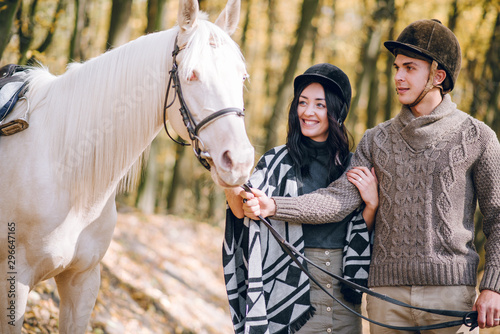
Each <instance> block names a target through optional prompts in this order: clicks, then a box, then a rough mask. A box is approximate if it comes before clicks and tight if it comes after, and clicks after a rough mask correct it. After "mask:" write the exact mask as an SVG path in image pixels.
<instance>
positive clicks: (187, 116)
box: [163, 36, 245, 170]
mask: <svg viewBox="0 0 500 334" xmlns="http://www.w3.org/2000/svg"><path fill="white" fill-rule="evenodd" d="M183 49H184V47H182V48H179V46H178V45H177V36H176V37H175V45H174V50H173V51H172V58H173V59H172V69H171V70H170V78H169V80H168V87H167V91H166V94H165V102H164V105H163V126H164V128H165V131H166V132H167V135H168V136H169V137H170V139H172V140H173V141H174V142H176V143H177V144H179V145H182V146H190V144H188V143H185V142H180V141H178V140H176V139H174V138H172V136H171V135H170V133H169V131H168V129H167V117H166V111H167V109H168V108H170V107H171V106H172V104H173V103H174V102H175V99H176V97H178V98H179V103H180V105H181V107H180V108H179V112H180V113H181V116H182V121H183V122H184V126H185V127H186V130H187V132H188V134H189V139H191V142H192V143H193V152H194V154H195V156H196V158H197V159H198V161H199V162H200V163H201V164H202V165H203V167H205V168H206V169H208V170H210V164H209V163H208V160H207V159H210V158H211V157H210V154H209V153H208V151H207V150H206V148H205V146H204V144H203V141H202V140H201V139H200V137H199V133H200V131H201V130H202V129H203V128H204V127H205V126H207V125H208V124H209V123H211V122H214V121H216V120H217V119H219V118H221V117H224V116H229V115H236V116H239V117H244V116H245V113H244V112H243V110H241V109H239V108H224V109H221V110H218V111H216V112H214V113H212V114H210V115H208V116H207V117H206V118H204V119H202V120H201V121H200V122H199V123H197V122H196V120H195V119H194V117H193V115H192V113H191V112H190V111H189V108H188V106H187V105H186V101H185V100H184V96H183V95H182V88H181V83H180V81H179V74H178V72H177V71H178V65H177V55H178V54H179V52H180V51H182V50H183ZM172 82H173V86H172ZM171 86H172V87H173V88H174V91H175V92H174V98H173V100H172V102H170V103H168V96H169V94H170V87H171Z"/></svg>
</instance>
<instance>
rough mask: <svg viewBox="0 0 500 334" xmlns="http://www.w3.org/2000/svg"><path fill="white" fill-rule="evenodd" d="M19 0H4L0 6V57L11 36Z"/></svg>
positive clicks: (0, 57)
mask: <svg viewBox="0 0 500 334" xmlns="http://www.w3.org/2000/svg"><path fill="white" fill-rule="evenodd" d="M20 3H21V0H6V1H3V4H2V5H1V6H0V22H2V24H0V59H2V54H3V51H4V50H5V48H6V47H7V44H9V41H10V38H11V36H12V31H11V29H12V23H13V22H14V17H15V15H16V12H17V8H18V7H19V4H20Z"/></svg>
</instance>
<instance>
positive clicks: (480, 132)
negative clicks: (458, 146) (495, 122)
mask: <svg viewBox="0 0 500 334" xmlns="http://www.w3.org/2000/svg"><path fill="white" fill-rule="evenodd" d="M457 111H458V112H460V113H462V114H464V118H463V122H461V124H460V127H459V128H460V129H461V130H462V131H464V132H465V135H466V136H470V137H477V138H483V140H491V139H492V138H496V139H497V141H498V137H497V134H496V133H495V131H493V129H492V128H491V127H490V126H489V125H487V124H486V123H485V122H483V121H480V120H478V119H477V118H475V117H473V116H471V115H469V114H467V113H465V112H463V111H461V110H458V109H457Z"/></svg>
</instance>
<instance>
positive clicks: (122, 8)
mask: <svg viewBox="0 0 500 334" xmlns="http://www.w3.org/2000/svg"><path fill="white" fill-rule="evenodd" d="M131 13H132V0H113V4H112V8H111V20H110V22H109V31H108V40H107V42H106V46H107V47H108V48H110V49H111V48H114V47H117V46H120V45H122V44H125V43H127V42H128V41H129V38H130V31H129V26H128V20H129V18H130V14H131Z"/></svg>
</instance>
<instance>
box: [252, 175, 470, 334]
mask: <svg viewBox="0 0 500 334" xmlns="http://www.w3.org/2000/svg"><path fill="white" fill-rule="evenodd" d="M242 187H243V189H244V190H245V191H246V192H251V189H250V187H249V186H248V185H246V184H244V185H243V186H242ZM258 218H259V219H260V220H261V221H262V222H263V223H264V225H265V226H266V227H267V228H268V229H269V231H270V232H271V234H272V235H273V236H274V238H275V239H276V241H278V243H279V244H280V246H281V247H282V248H283V250H284V251H285V252H286V253H287V254H288V255H289V256H290V257H291V258H292V260H293V262H295V264H296V265H297V266H298V267H299V268H300V269H301V270H302V271H303V272H304V273H305V274H306V275H307V277H309V279H310V280H311V281H313V282H314V283H315V284H316V285H317V286H318V287H319V288H320V289H321V290H323V291H324V292H325V293H326V294H327V295H328V296H330V297H331V298H333V299H334V300H335V301H336V302H337V303H339V304H340V305H341V306H342V307H343V308H345V309H346V310H347V311H349V312H351V313H353V314H355V315H357V316H358V317H360V318H362V319H365V320H366V321H368V322H371V323H373V324H376V325H379V326H382V327H385V328H390V329H395V330H401V331H424V330H431V329H439V328H448V327H454V326H461V325H465V326H467V327H470V330H471V331H472V330H473V329H474V328H476V327H477V326H478V323H477V312H476V311H470V312H467V311H453V310H438V309H428V308H422V307H416V306H412V305H409V304H406V303H404V302H402V301H399V300H397V299H394V298H391V297H388V296H386V295H382V294H380V293H377V292H375V291H372V290H370V289H367V288H365V287H364V286H361V285H359V284H356V283H354V282H351V281H349V280H346V279H345V278H343V277H340V276H338V275H335V274H333V273H330V272H328V271H326V270H325V269H323V268H321V267H320V266H318V265H317V264H315V263H314V262H312V261H311V260H309V259H308V258H306V257H305V256H304V255H302V254H301V253H300V252H299V251H298V250H297V249H296V248H295V247H294V246H293V245H291V244H290V243H289V242H288V241H287V240H286V239H285V238H283V237H282V236H281V235H280V234H279V232H278V231H276V230H275V229H274V228H273V226H272V224H271V222H270V221H269V220H268V219H267V218H264V217H262V216H260V215H259V216H258ZM297 256H298V257H300V258H301V259H303V260H304V261H306V262H307V263H309V264H310V265H312V266H314V267H316V268H317V269H319V270H321V271H322V272H324V273H325V274H327V275H329V276H331V277H332V278H334V279H336V280H338V281H339V282H342V283H344V284H345V285H347V286H349V287H350V288H352V289H354V290H359V291H361V292H364V293H366V294H368V295H370V296H374V297H376V298H379V299H382V300H384V301H386V302H389V303H392V304H395V305H398V306H402V307H407V308H411V309H415V310H419V311H424V312H428V313H433V314H438V315H443V316H449V317H456V318H460V320H454V321H447V322H442V323H438V324H432V325H426V326H412V327H405V326H393V325H388V324H384V323H381V322H378V321H376V320H373V319H370V318H368V317H366V316H364V315H362V314H360V313H359V312H357V311H355V310H353V309H351V308H350V307H349V306H347V305H345V304H344V303H342V302H341V301H340V300H339V299H338V298H336V297H335V296H333V295H332V294H331V293H330V292H329V291H328V290H326V289H325V288H324V287H323V286H322V285H321V284H320V283H319V282H318V281H317V280H316V278H314V276H312V274H311V273H310V272H309V271H308V270H307V268H306V267H305V266H304V265H303V263H302V262H300V260H299V259H298V257H297Z"/></svg>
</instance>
